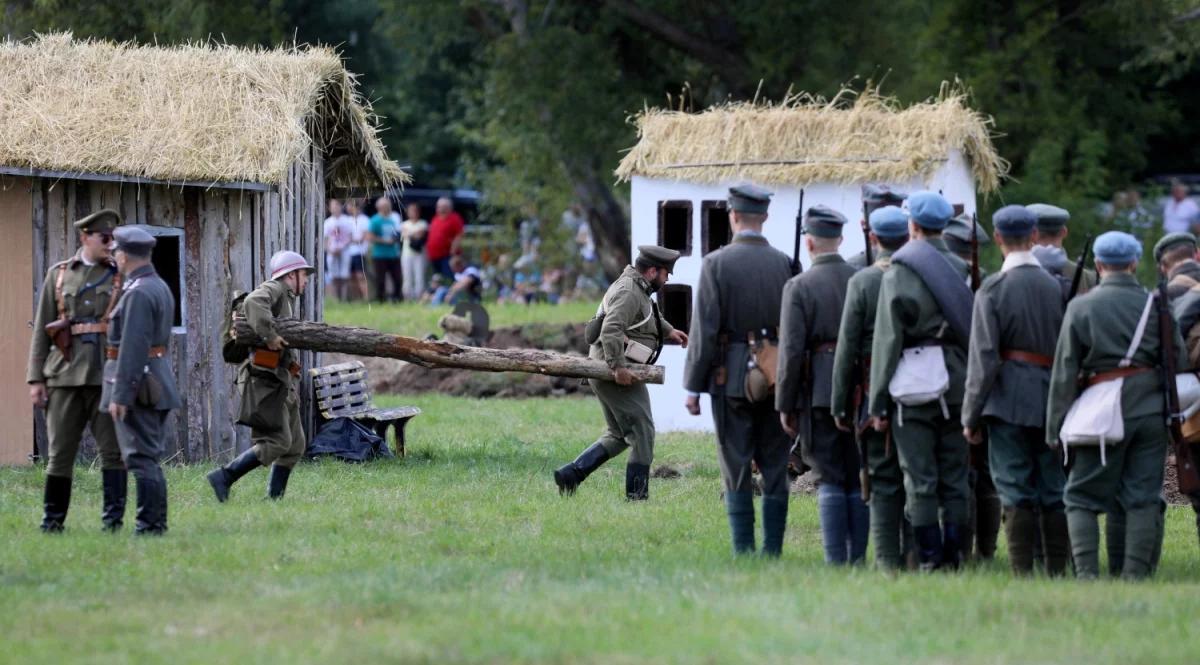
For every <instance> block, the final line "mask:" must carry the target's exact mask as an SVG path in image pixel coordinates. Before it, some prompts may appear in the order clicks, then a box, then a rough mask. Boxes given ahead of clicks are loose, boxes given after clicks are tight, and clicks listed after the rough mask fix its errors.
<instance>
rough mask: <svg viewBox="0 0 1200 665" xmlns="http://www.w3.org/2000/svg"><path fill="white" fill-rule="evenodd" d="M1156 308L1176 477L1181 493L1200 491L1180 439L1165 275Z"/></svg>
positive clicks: (1198, 477)
mask: <svg viewBox="0 0 1200 665" xmlns="http://www.w3.org/2000/svg"><path fill="white" fill-rule="evenodd" d="M1155 300H1156V302H1155V303H1154V304H1155V308H1156V309H1157V310H1158V338H1159V352H1160V353H1161V354H1162V362H1161V363H1159V364H1160V366H1161V368H1160V369H1161V370H1162V385H1163V392H1164V393H1165V396H1166V399H1165V400H1163V407H1164V409H1165V411H1166V419H1167V434H1168V437H1169V438H1170V440H1171V448H1172V451H1173V452H1174V453H1175V477H1176V480H1177V481H1178V483H1179V492H1180V493H1181V494H1187V495H1191V494H1195V493H1196V492H1200V474H1198V473H1197V471H1196V460H1194V459H1192V449H1191V447H1190V446H1189V445H1188V443H1187V442H1186V441H1185V440H1184V438H1183V413H1182V409H1180V408H1179V386H1178V384H1177V383H1176V382H1175V374H1176V369H1177V368H1176V367H1175V358H1176V356H1175V354H1176V353H1177V350H1176V348H1175V335H1174V334H1173V333H1174V332H1175V319H1174V317H1172V316H1171V311H1170V310H1169V309H1168V305H1167V303H1168V302H1170V301H1169V300H1168V299H1167V280H1166V278H1165V277H1163V278H1162V279H1160V280H1159V281H1158V297H1157V298H1155Z"/></svg>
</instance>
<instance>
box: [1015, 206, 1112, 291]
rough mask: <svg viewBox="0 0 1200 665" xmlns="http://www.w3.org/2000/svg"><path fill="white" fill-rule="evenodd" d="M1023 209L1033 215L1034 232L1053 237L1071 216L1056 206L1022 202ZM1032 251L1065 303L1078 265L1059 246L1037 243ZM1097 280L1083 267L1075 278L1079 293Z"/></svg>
mask: <svg viewBox="0 0 1200 665" xmlns="http://www.w3.org/2000/svg"><path fill="white" fill-rule="evenodd" d="M1025 209H1026V210H1028V211H1029V212H1032V213H1033V214H1034V215H1035V216H1037V229H1038V233H1041V234H1043V235H1045V236H1054V237H1057V236H1058V234H1059V233H1061V232H1062V230H1063V227H1065V226H1066V225H1067V222H1069V221H1070V220H1071V213H1069V212H1067V211H1066V210H1064V209H1063V208H1059V207H1058V206H1052V205H1047V204H1045V203H1031V204H1029V205H1027V206H1025ZM1033 253H1034V256H1036V257H1037V259H1038V262H1039V263H1041V264H1042V267H1043V268H1045V269H1046V272H1049V273H1050V274H1051V275H1052V276H1053V277H1054V278H1055V279H1057V280H1058V282H1059V286H1060V288H1061V289H1062V296H1063V302H1064V303H1065V302H1066V301H1067V298H1068V297H1069V296H1070V292H1071V285H1072V284H1073V283H1074V281H1075V273H1076V272H1077V271H1078V270H1079V266H1078V265H1077V264H1076V263H1075V262H1074V261H1072V260H1071V259H1070V258H1069V257H1068V256H1067V253H1066V251H1065V250H1063V248H1062V247H1058V246H1054V245H1039V246H1036V247H1034V248H1033ZM1099 282H1100V279H1099V278H1098V277H1097V276H1096V271H1094V270H1088V269H1086V268H1084V271H1083V275H1082V276H1081V277H1080V278H1079V293H1087V292H1088V291H1090V290H1092V289H1094V288H1096V285H1097V284H1099Z"/></svg>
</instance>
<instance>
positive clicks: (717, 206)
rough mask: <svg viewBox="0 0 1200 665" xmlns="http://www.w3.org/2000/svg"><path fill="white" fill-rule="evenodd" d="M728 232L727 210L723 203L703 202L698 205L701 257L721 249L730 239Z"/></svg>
mask: <svg viewBox="0 0 1200 665" xmlns="http://www.w3.org/2000/svg"><path fill="white" fill-rule="evenodd" d="M730 233H731V231H730V230H729V209H728V208H727V207H726V203H725V202H724V201H704V202H703V203H701V204H700V236H701V238H700V252H701V255H703V254H708V253H709V252H712V251H715V250H718V249H721V248H722V247H724V246H725V245H728V244H729V241H730V240H731V239H732V238H731V237H730Z"/></svg>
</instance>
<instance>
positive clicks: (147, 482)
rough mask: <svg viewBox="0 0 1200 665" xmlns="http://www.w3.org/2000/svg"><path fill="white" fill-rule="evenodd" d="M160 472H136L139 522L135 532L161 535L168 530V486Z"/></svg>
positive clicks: (135, 483)
mask: <svg viewBox="0 0 1200 665" xmlns="http://www.w3.org/2000/svg"><path fill="white" fill-rule="evenodd" d="M160 475H161V471H159V473H155V472H154V470H148V471H146V472H145V473H143V474H140V475H138V474H134V478H135V482H134V485H135V486H136V488H137V522H136V525H135V526H134V531H133V532H134V534H135V535H138V536H161V535H163V534H164V533H166V531H167V486H166V481H165V480H162V479H161V478H160V477H159V476H160Z"/></svg>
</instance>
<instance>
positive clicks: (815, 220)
mask: <svg viewBox="0 0 1200 665" xmlns="http://www.w3.org/2000/svg"><path fill="white" fill-rule="evenodd" d="M845 223H846V216H845V215H843V214H842V213H840V212H838V211H836V210H834V209H833V208H830V207H829V206H825V205H815V206H813V207H811V208H809V209H808V212H806V213H804V232H805V233H807V234H808V235H811V236H816V237H818V238H840V237H841V235H842V225H844V224H845Z"/></svg>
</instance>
